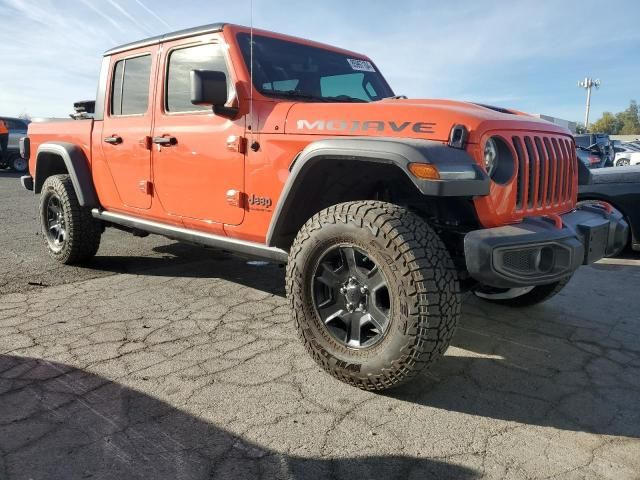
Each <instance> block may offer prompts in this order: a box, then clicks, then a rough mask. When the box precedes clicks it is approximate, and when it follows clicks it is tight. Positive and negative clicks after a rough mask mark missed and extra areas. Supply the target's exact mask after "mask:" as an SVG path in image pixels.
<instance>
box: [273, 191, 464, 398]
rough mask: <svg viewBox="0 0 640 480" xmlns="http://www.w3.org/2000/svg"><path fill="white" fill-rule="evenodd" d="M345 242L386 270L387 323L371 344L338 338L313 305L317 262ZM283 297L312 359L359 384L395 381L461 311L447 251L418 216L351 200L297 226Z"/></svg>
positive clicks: (427, 357) (430, 356)
mask: <svg viewBox="0 0 640 480" xmlns="http://www.w3.org/2000/svg"><path fill="white" fill-rule="evenodd" d="M345 243H347V244H349V245H353V246H354V247H356V248H358V249H360V250H362V251H364V252H366V253H367V255H368V256H369V257H370V258H371V260H373V261H374V262H375V263H376V265H378V267H379V268H380V270H381V271H382V273H383V274H384V275H385V277H386V279H387V283H388V291H389V298H390V301H389V304H390V310H389V312H390V314H389V324H388V325H389V326H388V329H387V331H386V334H385V335H384V337H383V338H382V340H380V341H379V343H377V344H375V345H374V346H372V347H369V348H363V349H352V348H348V347H347V346H345V345H344V344H341V343H340V342H338V341H336V339H335V338H334V337H333V336H332V335H331V334H330V333H329V332H328V329H327V328H326V327H325V326H324V324H323V322H322V321H321V320H320V318H319V315H318V313H317V310H316V308H315V305H314V297H313V293H312V291H311V289H312V276H313V272H314V269H315V267H314V265H315V264H316V263H317V262H319V261H320V258H321V256H322V255H323V252H324V251H326V249H327V248H332V246H335V245H340V244H345ZM286 284H287V297H288V300H289V306H290V309H291V313H292V316H293V319H294V322H295V327H296V329H297V332H298V335H299V337H300V338H301V340H302V342H303V343H304V346H305V347H306V349H307V351H308V352H309V353H310V355H311V356H312V357H313V358H314V360H315V361H316V362H317V363H318V364H319V365H320V366H321V367H322V368H323V369H324V370H325V371H327V372H328V373H330V374H331V375H333V376H334V377H335V378H337V379H338V380H341V381H343V382H346V383H348V384H350V385H353V386H355V387H358V388H361V389H363V390H385V389H388V388H390V387H394V386H397V385H399V384H401V383H403V382H405V381H407V380H409V379H410V378H412V377H415V376H416V375H417V374H418V373H419V372H420V371H421V370H423V369H424V368H426V367H429V366H431V365H432V364H433V363H434V362H435V361H436V360H437V359H438V358H439V357H440V356H442V354H443V353H444V352H445V351H446V350H447V348H448V346H449V344H450V342H451V338H452V337H453V334H454V332H455V328H456V325H457V322H458V319H459V317H460V304H461V297H460V288H459V284H458V279H457V272H456V269H455V267H454V264H453V261H452V260H451V257H450V255H449V252H448V250H447V249H446V247H445V246H444V244H443V242H442V240H441V239H440V237H439V236H438V235H437V233H436V232H435V231H434V230H433V229H432V228H431V227H430V226H429V225H428V224H427V223H426V222H425V221H424V220H422V219H421V218H420V217H418V216H417V215H415V214H413V213H411V212H410V211H409V210H407V209H406V208H403V207H399V206H397V205H393V204H389V203H385V202H379V201H358V202H348V203H342V204H339V205H335V206H331V207H329V208H327V209H325V210H322V211H321V212H319V213H317V214H316V215H314V216H313V217H312V218H311V219H310V220H308V221H307V223H306V224H305V225H304V226H303V227H302V228H301V229H300V231H299V232H298V234H297V236H296V238H295V240H294V242H293V245H292V247H291V250H290V254H289V263H288V265H287V281H286Z"/></svg>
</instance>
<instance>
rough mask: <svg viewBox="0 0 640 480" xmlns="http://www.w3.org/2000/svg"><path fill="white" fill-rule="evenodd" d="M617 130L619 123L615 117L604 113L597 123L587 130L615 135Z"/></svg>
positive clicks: (609, 113)
mask: <svg viewBox="0 0 640 480" xmlns="http://www.w3.org/2000/svg"><path fill="white" fill-rule="evenodd" d="M618 115H619V114H618ZM619 128H620V127H619V122H618V118H616V115H614V114H613V113H611V112H604V113H603V114H602V117H600V119H599V120H598V121H596V122H593V123H592V124H591V126H590V128H589V130H590V131H591V132H597V133H607V134H609V135H615V134H616V133H618V130H619Z"/></svg>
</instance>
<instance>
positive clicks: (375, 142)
mask: <svg viewBox="0 0 640 480" xmlns="http://www.w3.org/2000/svg"><path fill="white" fill-rule="evenodd" d="M325 159H334V160H335V159H340V160H347V161H362V162H371V163H384V164H391V165H395V166H397V167H398V168H400V169H401V170H402V171H403V172H404V173H405V174H406V175H407V177H408V178H409V180H410V181H411V182H412V183H413V184H414V185H415V187H416V188H417V189H418V191H419V192H420V193H422V194H423V195H426V196H436V197H474V196H485V195H488V194H489V186H490V180H489V178H488V177H487V174H486V173H485V171H484V170H483V169H482V168H480V166H478V165H477V163H476V162H475V161H474V160H473V158H472V157H471V156H470V155H469V154H468V153H467V152H465V151H464V150H459V149H456V148H451V147H448V146H447V145H443V144H442V143H440V142H434V141H429V140H409V139H406V140H402V139H395V138H384V137H382V138H370V137H350V138H333V139H327V140H320V141H317V142H314V143H312V144H310V145H308V146H307V147H306V148H305V149H304V150H303V151H302V153H301V154H300V155H298V156H296V159H295V163H294V164H293V167H291V173H290V175H289V177H288V178H287V181H286V183H285V186H284V188H283V190H282V194H281V195H280V199H279V200H278V204H277V206H276V209H275V212H274V214H273V217H272V219H271V224H270V226H269V232H268V234H267V245H276V242H277V241H278V240H277V239H278V238H279V233H280V232H281V231H283V229H284V227H285V225H286V221H287V212H288V211H289V210H290V209H295V208H296V203H298V201H299V198H298V196H299V195H301V194H303V192H304V189H305V182H306V181H314V180H313V178H310V177H311V176H310V175H309V172H310V171H311V168H310V167H312V166H313V165H315V164H316V163H318V162H321V161H323V160H325ZM410 163H430V164H433V165H436V166H437V168H438V171H439V172H440V177H441V178H440V180H423V179H419V178H417V177H415V176H414V175H413V174H412V173H411V172H410V171H409V169H408V165H409V164H410Z"/></svg>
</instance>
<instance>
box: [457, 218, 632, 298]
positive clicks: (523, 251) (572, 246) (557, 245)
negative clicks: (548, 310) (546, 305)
mask: <svg viewBox="0 0 640 480" xmlns="http://www.w3.org/2000/svg"><path fill="white" fill-rule="evenodd" d="M559 219H560V220H561V224H560V223H558V224H556V221H554V220H553V219H551V218H547V217H532V218H526V219H525V220H523V221H522V222H521V223H519V224H517V225H507V226H504V227H497V228H488V229H485V230H475V231H472V232H469V233H467V235H466V236H465V238H464V253H465V260H466V264H467V270H468V272H469V274H470V275H471V276H472V277H473V278H474V279H475V280H477V281H478V282H480V283H482V284H484V285H488V286H492V287H498V288H513V287H523V286H532V285H544V284H548V283H553V282H556V281H558V280H561V279H563V278H565V277H567V276H569V275H571V274H572V273H573V272H574V271H575V270H576V269H577V268H578V267H579V266H580V265H588V264H590V263H593V262H596V261H598V260H600V259H601V258H602V257H605V256H607V255H613V254H615V253H617V252H619V251H620V250H621V249H622V248H624V245H625V243H626V240H627V238H628V232H629V226H628V225H627V223H626V222H625V221H624V219H623V217H622V215H621V214H620V213H619V212H616V211H608V210H607V209H606V208H604V207H602V208H601V207H599V206H583V207H579V208H578V209H576V210H574V211H572V212H570V213H567V214H565V215H561V216H560V217H559Z"/></svg>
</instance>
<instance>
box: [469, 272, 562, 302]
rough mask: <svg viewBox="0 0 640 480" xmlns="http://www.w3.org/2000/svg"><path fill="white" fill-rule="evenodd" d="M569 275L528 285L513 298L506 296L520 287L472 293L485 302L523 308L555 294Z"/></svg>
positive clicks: (485, 289) (544, 300) (479, 290)
mask: <svg viewBox="0 0 640 480" xmlns="http://www.w3.org/2000/svg"><path fill="white" fill-rule="evenodd" d="M570 280H571V277H567V278H565V279H563V280H560V281H558V282H554V283H550V284H548V285H539V286H537V287H529V288H530V289H529V288H525V289H522V290H521V291H523V292H524V293H522V294H521V295H518V296H515V297H513V298H505V297H508V296H509V294H510V293H516V292H517V291H518V290H520V289H515V288H512V289H488V288H484V289H478V290H474V291H473V293H474V294H475V296H476V297H478V298H481V299H483V300H486V301H487V302H491V303H497V304H498V305H505V306H507V307H513V308H524V307H530V306H532V305H536V304H538V303H542V302H546V301H547V300H549V299H550V298H552V297H554V296H555V295H557V294H558V293H559V292H560V290H562V289H563V288H564V287H566V286H567V284H568V283H569V281H570Z"/></svg>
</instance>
